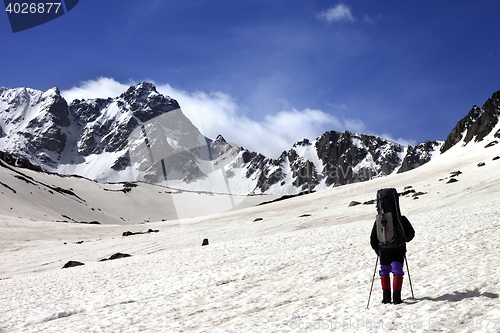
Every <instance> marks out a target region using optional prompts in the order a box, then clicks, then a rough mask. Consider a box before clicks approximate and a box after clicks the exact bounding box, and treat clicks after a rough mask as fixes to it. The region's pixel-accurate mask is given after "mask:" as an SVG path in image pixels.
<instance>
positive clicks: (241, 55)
mask: <svg viewBox="0 0 500 333" xmlns="http://www.w3.org/2000/svg"><path fill="white" fill-rule="evenodd" d="M499 12H500V1H498V0H484V1H482V0H481V1H456V0H454V1H435V0H433V1H427V0H422V1H384V0H380V1H373V0H362V1H354V0H353V1H343V2H339V1H315V0H312V1H311V0H308V1H306V0H303V1H299V0H287V1H280V0H276V1H234V0H233V1H223V0H219V1H217V0H203V1H201V0H200V1H177V0H173V1H158V0H156V1H155V0H141V1H131V0H125V1H124V0H120V1H114V0H106V1H84V0H82V1H80V2H79V4H78V5H77V6H76V7H75V8H74V9H73V10H72V11H70V12H68V13H67V14H65V15H63V16H62V17H60V18H58V19H56V20H53V21H51V22H48V23H46V24H44V25H41V26H38V27H35V28H33V29H29V30H26V31H23V32H19V33H16V34H13V33H12V31H11V29H10V26H9V22H8V18H7V14H6V13H4V15H0V41H1V42H0V48H1V51H0V64H1V65H0V86H4V87H8V88H15V87H30V88H34V89H39V90H47V89H49V88H51V87H54V86H56V87H58V88H59V89H60V90H61V91H62V92H63V94H64V96H66V97H67V98H68V99H71V98H76V97H82V98H92V97H108V96H112V97H114V96H116V95H119V94H120V93H121V92H122V91H123V90H124V89H126V87H127V86H128V85H130V84H135V83H138V82H141V81H150V82H154V83H155V84H156V85H157V86H158V87H159V90H160V91H161V92H163V93H168V94H170V95H171V96H172V97H173V98H176V99H178V100H179V102H180V103H181V106H186V104H192V105H196V110H197V111H196V112H197V116H198V118H199V120H198V122H199V123H196V121H194V120H193V121H194V122H195V123H196V124H197V125H199V126H200V127H202V131H203V132H204V134H206V135H208V136H211V137H215V136H216V135H217V134H219V133H221V134H222V135H224V136H225V137H226V139H227V140H228V141H232V142H235V143H238V144H240V145H243V146H244V147H246V148H250V149H253V150H257V151H260V152H263V153H265V154H267V155H270V156H271V157H277V156H278V155H279V153H280V152H281V151H283V150H285V149H288V148H290V147H291V145H292V144H293V143H294V142H295V141H297V140H300V139H302V138H309V139H314V138H315V137H317V136H319V135H321V134H322V133H323V132H324V131H326V130H337V131H344V130H351V131H354V132H362V133H367V134H376V135H381V136H385V137H387V138H390V139H393V140H397V141H399V142H403V143H411V144H418V143H420V142H422V141H424V140H444V139H446V136H447V135H448V134H449V132H450V131H451V129H452V128H453V127H454V126H455V124H456V123H457V121H459V120H460V119H461V118H463V117H464V116H465V115H466V114H467V112H468V111H469V110H470V109H471V108H472V106H473V105H476V104H477V105H479V106H482V104H483V103H484V102H485V101H486V100H487V99H488V98H490V97H491V95H492V94H493V93H494V92H495V91H497V90H499V89H500V62H499V59H500V42H499V40H498V39H499V38H498V35H499V32H500V20H499V18H498V13H499ZM190 117H191V116H190Z"/></svg>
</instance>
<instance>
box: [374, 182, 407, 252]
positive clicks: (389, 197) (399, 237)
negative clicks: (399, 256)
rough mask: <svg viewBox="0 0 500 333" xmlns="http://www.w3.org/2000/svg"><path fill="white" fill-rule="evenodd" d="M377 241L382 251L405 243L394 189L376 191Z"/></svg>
mask: <svg viewBox="0 0 500 333" xmlns="http://www.w3.org/2000/svg"><path fill="white" fill-rule="evenodd" d="M377 211H378V215H377V219H376V222H375V224H376V228H377V239H378V241H379V246H380V247H381V248H383V249H392V248H397V247H400V246H402V245H403V244H404V243H405V231H404V228H403V222H402V217H401V211H400V209H399V194H398V192H397V191H396V189H394V188H384V189H381V190H378V191H377Z"/></svg>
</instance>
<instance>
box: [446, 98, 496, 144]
mask: <svg viewBox="0 0 500 333" xmlns="http://www.w3.org/2000/svg"><path fill="white" fill-rule="evenodd" d="M499 117H500V90H499V91H497V92H496V93H494V94H493V96H492V97H491V98H490V99H488V101H486V103H484V105H483V108H482V109H480V108H479V107H477V106H474V107H473V108H472V109H471V110H470V112H469V113H468V114H467V116H466V117H465V118H463V119H462V120H460V121H459V122H458V123H457V125H456V126H455V128H453V130H452V131H451V133H450V134H449V135H448V137H447V138H446V141H445V143H444V145H443V147H442V148H441V153H444V152H445V151H447V150H448V149H450V148H451V147H453V146H454V145H455V144H457V143H458V142H460V140H462V138H463V139H464V143H465V144H467V143H469V142H470V141H471V140H472V139H474V138H475V141H476V142H479V141H482V140H483V139H484V137H485V136H486V135H488V134H489V133H490V132H491V131H492V130H493V128H494V127H495V126H496V124H497V123H498V118H499ZM464 134H465V136H464ZM496 134H498V133H495V135H496Z"/></svg>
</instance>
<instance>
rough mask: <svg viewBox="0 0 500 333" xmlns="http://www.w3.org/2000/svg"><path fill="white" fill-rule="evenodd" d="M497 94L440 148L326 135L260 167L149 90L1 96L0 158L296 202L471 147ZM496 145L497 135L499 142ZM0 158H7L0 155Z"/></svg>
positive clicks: (486, 128) (491, 116)
mask: <svg viewBox="0 0 500 333" xmlns="http://www.w3.org/2000/svg"><path fill="white" fill-rule="evenodd" d="M499 97H500V91H499V92H497V93H495V94H494V95H493V97H492V98H491V99H490V100H488V102H486V103H485V105H484V106H483V108H482V109H479V108H478V107H474V108H473V109H472V110H471V112H469V114H468V115H467V117H465V118H464V119H462V120H461V121H460V122H458V124H457V126H456V127H455V128H454V129H453V130H452V132H451V133H450V135H449V136H448V138H447V140H446V141H445V142H444V143H443V142H437V141H425V142H423V143H421V144H419V145H417V146H415V147H413V146H403V145H401V144H399V143H396V142H393V141H390V140H387V139H384V138H381V137H377V136H373V135H365V134H356V133H351V132H348V131H346V132H343V133H341V132H336V131H328V132H326V133H324V134H323V135H322V136H320V137H318V138H316V139H315V140H312V141H310V140H308V139H304V140H301V141H299V142H296V143H295V144H294V145H293V147H291V148H290V149H289V150H288V151H284V152H283V153H282V154H281V156H280V157H279V158H278V159H271V158H267V157H265V156H264V155H262V154H260V153H258V152H252V151H249V150H247V149H244V148H242V147H239V146H238V145H235V144H231V143H227V142H226V141H225V140H224V138H223V137H222V135H220V136H219V137H217V138H216V139H215V140H212V139H209V138H206V137H204V136H203V135H202V134H201V133H200V132H199V131H198V129H196V127H194V125H193V124H192V123H191V122H190V121H189V119H188V118H186V117H185V116H184V114H183V113H182V111H181V110H180V106H179V104H178V103H177V101H175V100H174V99H172V98H171V97H168V96H163V95H162V94H160V93H158V92H157V90H156V87H155V86H154V85H152V84H151V83H145V82H143V83H140V84H138V85H136V86H131V87H130V88H129V89H128V90H127V91H126V92H124V93H123V94H121V95H120V96H118V97H115V98H108V99H93V100H74V101H73V102H71V103H70V104H69V105H68V103H67V102H66V100H65V99H64V98H63V97H62V96H61V95H60V92H59V90H58V89H57V88H53V89H50V90H48V91H46V92H41V91H37V90H34V89H29V88H17V89H7V88H0V151H3V152H5V153H6V154H7V155H8V156H10V160H11V161H12V160H15V158H13V156H15V157H16V158H17V159H18V160H19V161H21V160H22V161H24V162H23V164H24V165H33V166H36V167H40V168H42V169H43V170H45V171H49V172H56V173H60V174H76V175H80V176H83V177H87V178H90V179H94V180H97V181H100V182H119V181H137V180H143V181H148V182H152V183H157V184H163V185H167V186H173V185H175V187H178V188H183V189H188V190H197V191H209V192H219V193H220V192H223V193H232V194H260V193H273V194H296V193H300V192H303V191H311V190H320V189H324V188H328V187H332V186H339V185H343V184H347V183H352V182H358V181H365V180H369V179H371V178H374V177H380V176H385V175H389V174H393V173H400V172H405V171H408V170H411V169H414V168H417V167H419V166H421V165H423V164H425V163H427V162H428V161H430V160H431V159H432V158H433V156H436V155H437V154H439V153H441V152H444V151H446V150H447V149H449V148H450V147H451V146H453V145H455V144H456V143H458V142H460V141H462V140H463V141H464V144H466V143H467V142H469V141H470V140H472V139H473V138H475V140H476V141H479V140H481V139H482V137H484V136H485V135H486V134H488V133H489V132H491V130H492V129H493V128H494V127H495V125H496V122H498V118H499V109H500V108H499V102H498V98H499ZM497 136H498V137H500V133H497ZM4 155H5V154H4Z"/></svg>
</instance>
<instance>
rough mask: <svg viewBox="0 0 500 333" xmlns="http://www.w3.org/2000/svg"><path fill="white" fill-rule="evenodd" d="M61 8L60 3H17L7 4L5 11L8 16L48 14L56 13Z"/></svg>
mask: <svg viewBox="0 0 500 333" xmlns="http://www.w3.org/2000/svg"><path fill="white" fill-rule="evenodd" d="M60 7H61V3H60V2H45V3H43V2H40V3H26V2H23V3H19V2H14V3H13V2H9V4H8V5H7V7H6V8H5V11H6V12H8V13H9V14H12V13H14V14H50V13H56V14H57V12H58V11H59V9H60Z"/></svg>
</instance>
